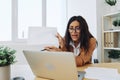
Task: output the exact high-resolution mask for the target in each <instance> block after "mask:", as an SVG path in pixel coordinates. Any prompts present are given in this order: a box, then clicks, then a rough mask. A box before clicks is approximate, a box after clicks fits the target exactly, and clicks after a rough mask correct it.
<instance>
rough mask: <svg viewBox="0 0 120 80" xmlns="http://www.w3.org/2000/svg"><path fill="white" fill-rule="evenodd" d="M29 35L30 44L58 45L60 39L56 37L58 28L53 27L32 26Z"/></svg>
mask: <svg viewBox="0 0 120 80" xmlns="http://www.w3.org/2000/svg"><path fill="white" fill-rule="evenodd" d="M28 32H29V35H28V40H27V43H28V44H32V45H43V44H44V45H48V46H56V47H58V39H57V38H56V36H55V35H56V34H57V29H56V28H53V27H47V28H46V27H42V28H41V27H30V28H29V31H28Z"/></svg>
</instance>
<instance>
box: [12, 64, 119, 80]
mask: <svg viewBox="0 0 120 80" xmlns="http://www.w3.org/2000/svg"><path fill="white" fill-rule="evenodd" d="M88 67H105V68H116V69H118V72H119V73H120V63H98V64H87V65H85V66H82V67H78V71H84V70H85V69H86V68H88ZM16 76H22V77H24V78H25V80H48V79H43V78H35V76H34V75H33V73H32V71H31V69H30V67H29V65H12V66H11V78H13V77H16ZM84 80H87V79H84Z"/></svg>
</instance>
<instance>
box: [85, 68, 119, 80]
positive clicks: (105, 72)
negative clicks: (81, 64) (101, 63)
mask: <svg viewBox="0 0 120 80" xmlns="http://www.w3.org/2000/svg"><path fill="white" fill-rule="evenodd" d="M85 71H86V74H85V78H88V79H97V80H120V74H118V70H117V69H113V68H101V67H88V68H87V69H86V70H85Z"/></svg>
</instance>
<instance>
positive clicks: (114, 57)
mask: <svg viewBox="0 0 120 80" xmlns="http://www.w3.org/2000/svg"><path fill="white" fill-rule="evenodd" d="M108 54H109V55H108V57H109V58H110V59H111V60H113V62H114V61H117V60H118V59H119V58H120V51H119V50H111V51H109V52H108Z"/></svg>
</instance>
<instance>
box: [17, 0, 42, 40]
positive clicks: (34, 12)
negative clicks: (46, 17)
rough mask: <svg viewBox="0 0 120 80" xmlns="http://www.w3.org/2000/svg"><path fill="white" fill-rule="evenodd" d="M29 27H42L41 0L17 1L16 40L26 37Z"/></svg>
mask: <svg viewBox="0 0 120 80" xmlns="http://www.w3.org/2000/svg"><path fill="white" fill-rule="evenodd" d="M30 26H32V27H34V26H42V0H18V39H25V38H27V37H28V28H29V27H30Z"/></svg>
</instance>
